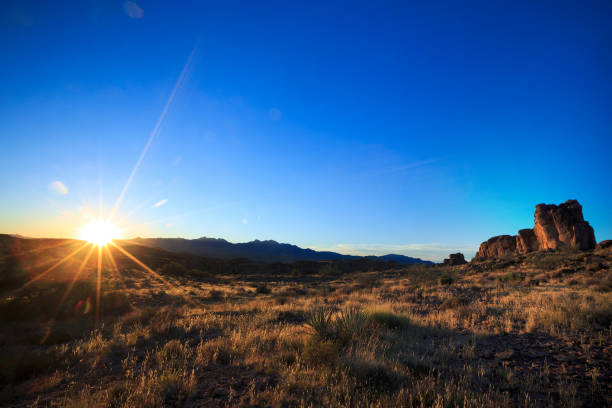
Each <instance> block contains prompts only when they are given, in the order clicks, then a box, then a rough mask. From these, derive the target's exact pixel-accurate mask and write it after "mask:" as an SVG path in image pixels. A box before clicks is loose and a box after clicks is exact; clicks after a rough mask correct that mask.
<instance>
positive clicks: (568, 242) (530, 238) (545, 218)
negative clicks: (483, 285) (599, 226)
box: [476, 200, 596, 258]
mask: <svg viewBox="0 0 612 408" xmlns="http://www.w3.org/2000/svg"><path fill="white" fill-rule="evenodd" d="M534 219H535V223H534V224H535V225H534V227H533V229H522V230H520V231H519V232H518V235H500V236H497V237H493V238H490V239H488V240H487V241H486V242H483V243H482V244H480V248H479V250H478V253H477V254H476V258H491V257H494V258H499V257H503V256H507V255H516V254H525V253H528V252H533V251H541V250H546V249H559V248H575V249H581V250H585V249H592V248H595V245H596V241H595V232H594V231H593V228H592V227H591V226H590V225H589V223H588V222H587V221H585V220H584V218H583V216H582V206H581V205H580V204H579V203H578V201H576V200H567V201H566V202H565V203H563V204H560V205H554V204H538V205H537V206H536V211H535V214H534Z"/></svg>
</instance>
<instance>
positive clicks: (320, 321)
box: [306, 307, 334, 339]
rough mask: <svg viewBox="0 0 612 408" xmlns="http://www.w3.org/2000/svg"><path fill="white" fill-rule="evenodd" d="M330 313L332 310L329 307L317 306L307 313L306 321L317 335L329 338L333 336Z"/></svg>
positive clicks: (331, 313)
mask: <svg viewBox="0 0 612 408" xmlns="http://www.w3.org/2000/svg"><path fill="white" fill-rule="evenodd" d="M332 315H333V311H332V310H331V309H329V308H325V307H318V308H315V309H313V310H312V311H311V312H310V313H309V315H308V319H307V320H306V323H307V324H308V325H309V326H310V327H312V329H313V330H314V331H315V332H316V333H317V335H319V337H321V338H322V339H329V338H332V337H334V328H333V324H332V323H333V322H332Z"/></svg>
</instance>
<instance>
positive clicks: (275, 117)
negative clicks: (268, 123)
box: [268, 108, 282, 122]
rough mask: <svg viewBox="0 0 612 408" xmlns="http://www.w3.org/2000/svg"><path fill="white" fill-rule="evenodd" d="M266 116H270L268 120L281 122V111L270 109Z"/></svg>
mask: <svg viewBox="0 0 612 408" xmlns="http://www.w3.org/2000/svg"><path fill="white" fill-rule="evenodd" d="M268 116H270V119H272V120H273V121H275V122H276V121H278V120H281V117H282V114H281V111H280V110H278V109H276V108H271V109H270V110H269V111H268Z"/></svg>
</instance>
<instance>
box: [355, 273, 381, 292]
mask: <svg viewBox="0 0 612 408" xmlns="http://www.w3.org/2000/svg"><path fill="white" fill-rule="evenodd" d="M379 284H380V282H379V279H378V276H376V275H362V276H360V277H359V278H357V285H358V286H359V287H360V288H363V289H366V288H373V287H376V286H378V285H379Z"/></svg>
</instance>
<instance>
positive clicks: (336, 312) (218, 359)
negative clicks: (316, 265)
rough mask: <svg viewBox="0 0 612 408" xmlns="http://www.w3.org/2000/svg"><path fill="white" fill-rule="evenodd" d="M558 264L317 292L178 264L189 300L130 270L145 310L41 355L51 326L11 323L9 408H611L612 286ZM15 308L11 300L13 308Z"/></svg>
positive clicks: (80, 329) (381, 278)
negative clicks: (603, 285) (190, 270)
mask: <svg viewBox="0 0 612 408" xmlns="http://www.w3.org/2000/svg"><path fill="white" fill-rule="evenodd" d="M553 255H554V257H555V258H554V260H550V259H548V258H546V260H541V259H539V258H538V259H536V260H535V263H534V260H533V259H529V260H524V261H522V262H515V263H512V262H511V263H508V262H507V261H504V262H505V263H504V265H503V268H501V269H495V268H494V267H490V266H486V272H485V271H475V270H473V269H472V268H475V267H476V266H474V265H472V266H465V267H453V268H424V267H421V266H416V267H412V268H406V269H403V270H390V271H386V272H367V273H356V274H351V275H347V274H341V273H339V272H338V271H337V270H336V269H334V270H330V268H331V267H326V268H324V270H322V272H321V273H320V274H318V275H317V274H314V275H313V274H311V273H309V274H308V275H307V276H303V277H301V276H299V271H292V272H291V273H290V274H287V275H286V276H279V275H269V276H261V275H256V276H254V275H249V276H235V275H216V276H209V275H207V274H202V275H201V276H198V274H187V275H185V271H184V270H183V269H182V268H180V267H178V266H176V265H170V266H168V267H167V268H168V271H167V272H168V277H167V279H169V280H170V281H171V283H172V284H173V285H176V286H177V287H178V288H179V290H178V291H175V290H168V289H166V288H164V287H163V285H162V284H160V283H155V282H154V281H152V280H150V279H148V278H146V277H145V276H143V275H141V274H138V273H136V272H135V271H133V270H132V269H129V268H128V267H127V265H123V264H122V265H121V266H122V267H121V272H122V274H123V277H124V278H125V279H124V283H125V281H127V285H126V286H127V288H124V287H123V286H122V283H121V282H120V281H119V280H118V279H117V280H114V279H112V278H110V279H107V281H106V282H105V286H104V289H105V294H109V293H115V294H116V295H112V296H117V295H119V297H118V299H122V302H120V303H121V304H125V305H127V304H129V305H132V306H133V307H132V306H130V307H124V308H119V307H113V308H110V309H109V310H113V311H115V313H113V314H111V313H107V314H105V315H104V316H103V322H102V323H100V324H99V325H97V326H96V325H94V324H93V323H92V322H91V316H90V315H74V314H70V313H68V312H66V313H65V314H64V315H62V318H61V319H58V320H57V321H56V322H55V324H54V325H53V326H52V330H51V332H50V335H49V336H46V340H45V342H44V343H43V344H41V341H40V340H41V339H42V338H44V337H45V331H44V328H45V325H46V323H47V321H46V320H41V319H38V318H34V317H32V316H37V315H36V314H33V313H32V312H27V313H25V314H24V315H22V317H21V318H19V319H15V318H13V317H12V316H8V317H7V316H6V313H7V312H5V315H3V320H2V321H3V323H2V324H3V326H2V332H1V334H0V344H1V345H2V348H1V351H0V361H2V364H1V365H0V387H1V389H2V391H0V398H1V400H0V401H1V402H0V403H1V404H4V405H6V406H15V407H17V406H23V407H25V406H32V407H35V406H40V407H43V406H54V407H82V406H92V407H97V406H99V407H135V406H138V407H141V406H142V407H163V406H296V407H301V406H336V407H340V406H353V407H397V406H409V407H454V406H464V407H499V406H605V405H607V404H610V403H611V402H612V399H611V384H610V379H611V376H612V373H611V369H610V365H609V361H610V357H611V353H612V328H611V322H612V293H611V292H610V291H609V290H605V289H601V287H600V282H601V281H604V280H603V279H598V282H597V284H596V285H595V284H593V282H590V281H589V280H588V279H593V277H594V276H596V275H595V274H596V273H599V272H598V271H599V270H597V271H594V272H593V273H592V274H590V272H589V271H588V270H587V269H586V267H585V268H584V270H581V269H580V268H574V269H575V270H576V271H577V272H574V273H572V274H570V275H571V276H565V274H561V275H559V276H557V277H552V276H549V275H548V274H551V275H552V273H553V272H554V271H552V270H548V269H546V267H545V265H548V266H550V267H552V266H554V268H558V267H559V265H560V264H561V265H565V264H567V263H568V257H573V258H575V259H573V258H572V259H573V260H572V262H584V260H583V254H571V255H563V256H565V258H564V259H563V260H559V259H558V255H557V254H553ZM579 255H580V256H579ZM547 256H548V255H547ZM597 256H599V257H600V258H602V257H603V259H604V261H605V262H607V261H608V260H610V261H612V256H611V255H609V254H605V253H604V254H603V255H602V254H598V255H597ZM611 263H612V262H611ZM581 265H582V264H581ZM130 268H131V267H130ZM484 268H485V267H483V269H484ZM607 271H608V272H607V274H606V275H605V279H610V276H609V269H608V270H607ZM541 274H546V280H545V281H544V279H543V278H542V277H538V276H539V275H541ZM536 279H537V280H538V284H534V283H533V280H536ZM570 279H574V280H576V281H577V282H578V284H571V285H570V284H569V281H570ZM84 285H85V286H83V289H80V290H79V291H77V292H76V293H75V295H74V298H71V300H70V301H69V302H67V304H68V305H70V306H71V307H72V308H74V304H75V303H76V302H78V300H79V299H81V298H82V297H83V296H84V294H86V293H88V292H87V291H88V289H87V288H88V286H87V285H86V284H84ZM109 298H110V296H109ZM36 299H39V300H40V302H42V303H41V304H42V305H44V307H49V306H48V305H49V303H48V302H50V300H49V299H50V298H49V299H48V298H47V297H38V298H35V297H30V298H28V300H27V302H28V303H27V304H28V307H29V308H30V309H28V310H36V308H37V307H40V305H38V304H37V300H36ZM105 299H107V297H106V295H105V297H104V298H103V302H104V301H105ZM15 301H16V300H15V299H14V298H4V300H3V302H4V303H3V305H4V306H2V307H9V306H6V305H10V307H13V305H12V303H11V302H15ZM19 301H21V302H24V300H19ZM114 302H116V301H113V302H111V304H113V305H114V304H115V303H114ZM3 310H7V309H3ZM49 339H52V341H49Z"/></svg>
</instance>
